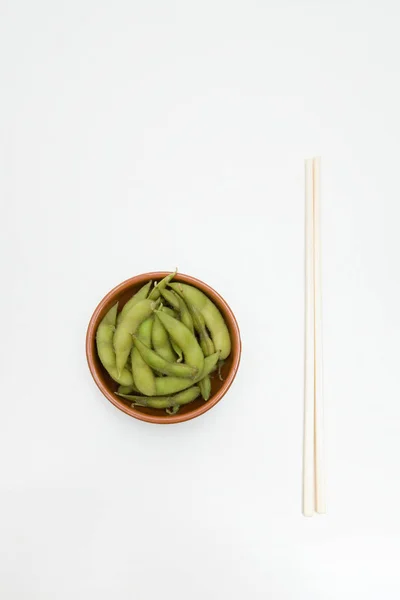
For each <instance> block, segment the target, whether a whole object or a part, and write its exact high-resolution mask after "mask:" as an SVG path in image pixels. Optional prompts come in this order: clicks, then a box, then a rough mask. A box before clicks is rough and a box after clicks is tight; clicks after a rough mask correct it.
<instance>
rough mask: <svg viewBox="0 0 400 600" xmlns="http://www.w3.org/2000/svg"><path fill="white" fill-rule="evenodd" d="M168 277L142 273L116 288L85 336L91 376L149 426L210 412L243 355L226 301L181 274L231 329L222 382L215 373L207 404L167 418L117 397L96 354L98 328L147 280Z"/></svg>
mask: <svg viewBox="0 0 400 600" xmlns="http://www.w3.org/2000/svg"><path fill="white" fill-rule="evenodd" d="M165 275H167V272H155V273H143V274H142V275H137V276H136V277H132V278H131V279H127V280H126V281H124V282H123V283H121V284H120V285H117V287H115V288H114V289H113V290H111V292H109V293H108V294H107V295H106V296H105V297H104V298H103V300H102V301H101V302H100V304H99V305H98V306H97V308H96V310H95V311H94V313H93V315H92V318H91V319H90V323H89V327H88V330H87V334H86V356H87V361H88V364H89V369H90V372H91V374H92V377H93V379H94V381H95V383H96V385H97V386H98V388H99V389H100V391H101V392H102V393H103V394H104V396H105V397H106V398H108V400H109V401H110V402H112V403H113V404H114V406H116V407H117V408H119V409H120V410H122V411H123V412H125V413H126V414H128V415H131V417H135V418H136V419H141V420H142V421H148V422H149V423H180V422H182V421H188V420H189V419H193V418H194V417H198V416H199V415H202V414H203V413H205V412H207V410H210V408H212V407H213V406H215V405H216V404H217V402H219V401H220V400H221V398H222V397H223V396H225V394H226V392H227V391H228V389H229V388H230V386H231V385H232V382H233V380H234V379H235V376H236V372H237V370H238V367H239V362H240V354H241V341H240V332H239V327H238V324H237V322H236V319H235V316H234V314H233V312H232V311H231V309H230V308H229V306H228V304H227V303H226V302H225V300H224V299H223V298H221V296H220V295H219V294H218V293H217V292H216V291H215V290H213V289H212V288H211V287H210V286H208V285H207V284H206V283H203V282H202V281H200V280H199V279H195V278H194V277H190V276H189V275H183V274H182V273H179V274H178V275H176V276H175V278H174V281H182V282H184V283H189V284H190V285H193V286H195V287H197V288H199V289H200V290H202V292H204V293H205V294H207V296H208V297H209V298H211V300H212V301H213V302H214V303H215V304H216V306H218V308H219V310H220V311H221V313H222V315H223V316H224V319H225V322H226V324H227V326H228V329H229V332H230V335H231V340H232V351H231V354H230V356H229V357H228V358H227V360H226V361H225V363H224V365H223V367H222V370H221V375H222V381H221V380H220V379H219V377H218V374H217V373H216V372H215V373H214V376H213V377H212V379H211V381H212V385H211V396H210V398H209V400H208V401H207V402H204V400H203V399H202V398H198V399H197V400H195V401H194V402H192V403H190V404H186V405H185V406H182V408H181V409H180V410H179V412H178V413H177V414H176V415H168V414H167V413H166V412H165V411H163V410H157V409H153V408H143V407H139V406H136V407H134V408H133V407H132V406H131V404H130V403H129V401H125V400H124V399H123V398H121V397H119V396H117V395H116V394H115V392H116V391H117V388H118V384H117V383H116V382H115V381H113V380H112V379H111V377H110V376H109V375H108V373H107V371H106V370H105V369H104V367H103V366H102V364H101V362H100V360H99V358H98V356H97V351H96V330H97V327H98V325H99V323H100V321H101V320H102V318H103V317H104V315H105V314H106V312H107V311H108V310H109V309H110V308H111V306H113V304H115V303H116V302H117V300H118V302H119V305H118V310H121V308H122V307H123V305H124V304H125V303H126V302H127V301H128V300H129V298H130V297H131V296H132V294H134V293H135V292H136V291H138V290H139V288H141V287H142V286H143V285H144V284H145V283H146V282H147V281H149V280H150V279H152V280H153V281H160V280H161V279H162V278H163V277H165Z"/></svg>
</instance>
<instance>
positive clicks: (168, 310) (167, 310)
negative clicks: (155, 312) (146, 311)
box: [160, 306, 179, 319]
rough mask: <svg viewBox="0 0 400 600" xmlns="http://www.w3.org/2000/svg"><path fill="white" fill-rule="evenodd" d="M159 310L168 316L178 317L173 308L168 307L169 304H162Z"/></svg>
mask: <svg viewBox="0 0 400 600" xmlns="http://www.w3.org/2000/svg"><path fill="white" fill-rule="evenodd" d="M160 310H162V311H163V312H165V313H166V314H167V315H169V316H170V317H174V319H179V314H178V313H177V312H176V311H175V310H174V309H173V308H170V307H169V306H162V307H160Z"/></svg>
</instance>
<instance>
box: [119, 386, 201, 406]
mask: <svg viewBox="0 0 400 600" xmlns="http://www.w3.org/2000/svg"><path fill="white" fill-rule="evenodd" d="M199 395H200V388H199V387H198V386H197V385H194V386H193V387H191V388H189V389H187V390H184V391H183V392H180V393H178V394H175V395H174V396H163V397H159V396H154V397H153V398H144V397H143V396H134V395H130V394H118V396H122V398H125V399H126V400H133V402H132V406H147V407H151V408H171V407H173V406H182V405H183V404H189V403H190V402H193V400H196V398H197V397H198V396H199Z"/></svg>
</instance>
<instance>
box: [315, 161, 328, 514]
mask: <svg viewBox="0 0 400 600" xmlns="http://www.w3.org/2000/svg"><path fill="white" fill-rule="evenodd" d="M313 188H314V378H315V384H314V438H315V510H316V511H317V512H318V513H325V512H326V497H325V460H324V396H323V354H322V284H321V159H320V157H317V158H315V159H314V161H313Z"/></svg>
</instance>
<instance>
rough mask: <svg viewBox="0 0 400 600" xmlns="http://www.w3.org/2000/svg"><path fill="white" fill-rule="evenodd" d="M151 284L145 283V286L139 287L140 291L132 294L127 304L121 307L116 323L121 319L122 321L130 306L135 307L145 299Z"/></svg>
mask: <svg viewBox="0 0 400 600" xmlns="http://www.w3.org/2000/svg"><path fill="white" fill-rule="evenodd" d="M152 283H153V282H152V281H149V282H148V283H146V285H144V286H143V287H141V288H140V290H139V291H138V292H136V294H134V295H133V296H132V298H131V299H130V300H128V302H127V303H126V304H125V305H124V306H123V307H122V310H121V312H120V313H119V315H118V316H117V323H119V322H120V321H121V319H123V317H124V316H125V315H126V313H127V312H128V310H130V309H131V308H132V306H135V304H137V303H138V302H140V301H141V300H145V299H146V298H147V294H148V293H149V290H150V288H151V284H152Z"/></svg>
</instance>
